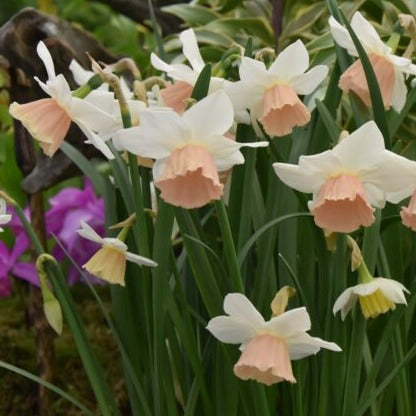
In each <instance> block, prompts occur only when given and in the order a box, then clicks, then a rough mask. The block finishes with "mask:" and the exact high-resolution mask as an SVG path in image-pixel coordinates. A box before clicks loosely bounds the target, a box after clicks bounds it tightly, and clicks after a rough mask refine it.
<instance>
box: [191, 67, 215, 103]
mask: <svg viewBox="0 0 416 416" xmlns="http://www.w3.org/2000/svg"><path fill="white" fill-rule="evenodd" d="M210 80H211V65H210V64H207V65H205V67H204V69H203V70H202V71H201V73H200V74H199V77H198V79H197V81H196V84H195V86H194V89H193V91H192V98H193V99H194V100H197V101H199V100H202V99H203V98H204V97H206V96H207V95H208V89H209V82H210Z"/></svg>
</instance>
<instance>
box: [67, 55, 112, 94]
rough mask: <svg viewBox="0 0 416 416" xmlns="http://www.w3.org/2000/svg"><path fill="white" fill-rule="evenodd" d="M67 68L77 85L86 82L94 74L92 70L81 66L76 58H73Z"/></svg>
mask: <svg viewBox="0 0 416 416" xmlns="http://www.w3.org/2000/svg"><path fill="white" fill-rule="evenodd" d="M69 70H70V71H71V72H72V76H73V77H74V80H75V82H76V83H77V84H78V85H83V84H86V83H87V82H88V80H89V79H90V78H91V77H92V76H93V75H94V72H93V71H88V70H87V69H84V67H82V66H81V65H80V64H79V62H78V61H77V60H76V59H73V60H72V61H71V63H70V64H69ZM103 85H107V84H103ZM107 88H108V87H107Z"/></svg>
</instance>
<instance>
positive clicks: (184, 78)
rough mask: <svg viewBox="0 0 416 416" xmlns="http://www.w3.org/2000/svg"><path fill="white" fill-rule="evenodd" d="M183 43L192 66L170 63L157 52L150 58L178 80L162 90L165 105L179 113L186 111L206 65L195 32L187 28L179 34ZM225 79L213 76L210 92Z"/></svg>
mask: <svg viewBox="0 0 416 416" xmlns="http://www.w3.org/2000/svg"><path fill="white" fill-rule="evenodd" d="M179 39H180V41H181V42H182V45H183V54H184V55H185V57H186V59H187V60H188V62H189V63H190V65H191V66H188V65H184V64H168V63H166V62H164V61H162V60H161V59H160V58H159V57H158V56H157V55H156V54H154V53H152V54H151V56H150V60H151V63H152V65H153V66H154V67H155V68H156V69H158V70H159V71H163V72H166V73H167V75H168V76H169V77H170V78H172V79H174V80H175V81H177V82H176V83H175V84H169V85H168V86H167V87H166V88H164V89H162V90H161V91H160V94H161V96H162V99H163V101H164V105H166V106H167V107H170V108H173V109H174V110H175V111H176V112H178V113H179V114H182V113H183V112H184V111H185V100H186V99H187V98H190V97H191V94H192V90H193V87H194V85H195V83H196V81H197V79H198V77H199V75H200V73H201V71H202V70H203V69H204V67H205V62H204V61H203V59H202V57H201V53H200V52H199V48H198V43H197V40H196V37H195V32H194V31H193V30H192V29H187V30H185V31H183V32H182V33H181V34H180V35H179ZM224 82H225V80H224V79H223V78H217V77H212V78H211V79H210V84H209V93H213V92H215V91H217V90H219V89H221V88H222V87H223V85H224Z"/></svg>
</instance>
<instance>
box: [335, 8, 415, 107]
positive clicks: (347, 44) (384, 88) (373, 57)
mask: <svg viewBox="0 0 416 416" xmlns="http://www.w3.org/2000/svg"><path fill="white" fill-rule="evenodd" d="M329 26H330V28H331V32H332V36H333V37H334V39H335V41H336V42H337V43H338V44H339V45H340V46H341V47H343V48H345V49H347V51H348V53H349V54H350V55H352V56H358V52H357V50H356V48H355V46H354V42H353V41H352V39H351V36H350V34H349V33H348V31H347V29H345V28H344V27H343V26H341V25H340V24H339V23H338V22H337V21H336V20H335V19H334V18H333V17H332V16H331V17H330V18H329ZM351 27H352V29H353V30H354V32H355V34H356V35H357V37H358V39H359V40H360V42H361V45H362V46H363V48H364V50H365V52H366V53H367V55H368V58H369V60H370V62H371V64H372V66H373V69H374V72H375V75H376V78H377V81H378V84H379V87H380V92H381V96H382V98H383V103H384V107H385V109H386V110H388V109H390V107H393V108H394V109H395V110H396V111H397V112H400V111H401V110H402V108H403V106H404V104H405V102H406V94H407V88H406V84H405V82H404V75H403V74H410V73H413V74H414V69H413V68H414V66H413V65H412V62H411V60H410V59H407V58H403V57H401V56H397V55H394V54H393V53H392V50H391V48H390V47H389V46H387V45H385V44H384V43H383V41H382V40H381V39H380V37H379V35H378V34H377V32H376V30H375V29H374V28H373V26H371V24H370V23H369V22H368V21H367V20H365V19H364V17H363V16H362V14H361V13H360V12H355V13H354V16H353V17H352V20H351ZM339 87H340V88H341V89H342V90H343V91H346V92H348V91H352V92H354V93H355V94H357V95H358V96H359V97H360V98H361V100H362V101H363V102H364V104H365V105H366V106H368V107H369V106H371V99H370V93H369V90H368V84H367V80H366V77H365V73H364V69H363V66H362V64H361V61H360V60H359V59H358V60H357V61H355V62H354V63H353V64H352V65H351V66H350V67H349V68H348V69H347V70H346V71H345V72H344V73H343V74H342V76H341V78H340V80H339Z"/></svg>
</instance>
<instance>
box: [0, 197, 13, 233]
mask: <svg viewBox="0 0 416 416" xmlns="http://www.w3.org/2000/svg"><path fill="white" fill-rule="evenodd" d="M11 219H12V216H11V215H10V214H7V206H6V201H5V200H4V199H3V198H0V225H5V224H7V223H9V222H10V220H11ZM1 231H3V228H1V227H0V232H1Z"/></svg>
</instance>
